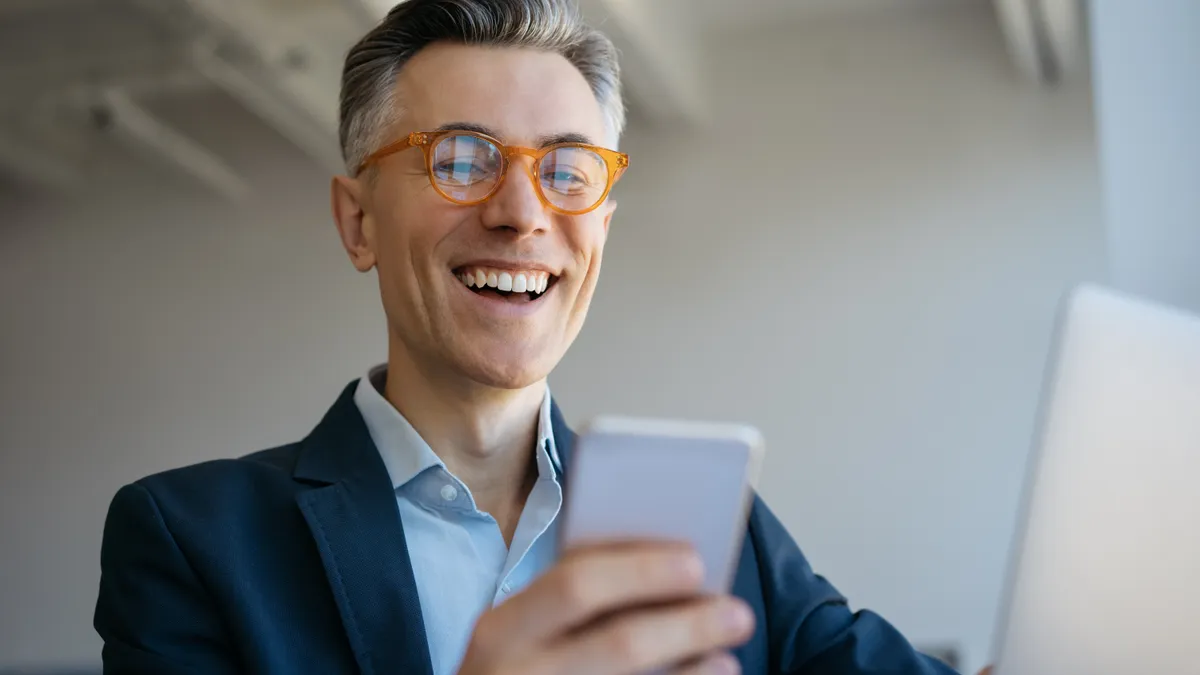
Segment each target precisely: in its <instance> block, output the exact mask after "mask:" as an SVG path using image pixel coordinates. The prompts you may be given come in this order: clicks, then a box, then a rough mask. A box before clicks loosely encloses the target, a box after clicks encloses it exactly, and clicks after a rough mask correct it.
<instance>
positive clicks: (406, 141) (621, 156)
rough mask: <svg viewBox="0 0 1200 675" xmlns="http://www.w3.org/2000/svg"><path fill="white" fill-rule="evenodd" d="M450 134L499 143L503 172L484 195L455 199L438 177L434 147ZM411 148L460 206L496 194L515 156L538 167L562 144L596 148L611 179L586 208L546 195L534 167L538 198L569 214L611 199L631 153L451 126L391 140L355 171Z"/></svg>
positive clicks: (434, 182)
mask: <svg viewBox="0 0 1200 675" xmlns="http://www.w3.org/2000/svg"><path fill="white" fill-rule="evenodd" d="M447 136H472V137H475V138H478V139H481V140H484V141H487V142H488V143H491V144H492V145H493V146H495V147H496V149H497V150H499V151H500V157H501V165H500V176H499V177H498V178H497V179H496V185H495V186H494V187H492V189H491V190H490V191H489V192H488V193H487V194H486V195H484V196H483V197H480V198H479V199H476V200H472V201H463V200H461V199H455V198H453V197H451V196H450V195H448V194H446V193H445V192H444V191H443V190H442V189H441V188H439V187H438V184H437V179H436V178H434V174H433V148H434V147H435V146H436V145H437V144H438V143H439V142H441V141H442V140H443V139H445V138H446V137H447ZM409 148H420V149H421V154H423V155H424V156H425V173H426V175H427V177H428V178H429V184H430V185H431V186H433V189H434V190H435V191H436V192H437V193H438V195H440V196H441V197H442V198H443V199H445V200H446V201H448V202H451V203H453V204H458V205H460V206H477V205H479V204H482V203H484V202H486V201H487V200H489V199H491V198H492V197H494V196H495V195H496V193H497V192H499V191H500V187H501V186H503V185H504V181H505V179H506V178H507V177H508V167H509V165H510V164H512V160H513V158H514V157H517V156H521V155H524V156H526V157H529V158H531V159H532V160H533V163H532V165H531V166H532V167H533V170H536V168H537V167H538V166H540V165H541V163H542V160H543V159H545V158H546V156H547V155H549V154H550V153H551V152H554V151H555V150H559V149H561V148H579V149H581V150H588V151H590V152H594V153H596V154H597V155H598V156H599V157H600V158H601V159H602V160H604V165H605V168H607V169H608V183H607V184H606V185H605V186H604V194H602V195H600V197H599V198H598V199H597V200H596V203H595V204H592V205H591V206H589V207H588V208H586V209H581V210H577V211H569V210H567V209H564V208H562V207H560V206H556V205H555V204H554V203H552V202H551V201H550V200H549V199H548V198H547V197H546V194H545V192H543V190H542V184H541V182H540V181H539V180H538V178H537V176H536V175H535V174H534V173H533V170H531V171H530V177H531V178H532V179H533V185H534V192H535V193H537V196H538V200H540V201H541V202H542V204H543V205H544V206H545V207H546V208H548V209H550V210H552V211H554V212H556V213H561V214H562V215H565V216H581V215H583V214H585V213H591V212H592V211H595V210H596V209H598V208H600V205H601V204H603V203H604V200H605V199H608V195H609V193H610V192H612V188H613V186H614V185H616V183H617V181H618V180H619V179H620V178H621V175H622V174H624V173H625V170H626V169H628V168H629V155H627V154H625V153H623V152H618V151H616V150H611V149H609V148H603V147H600V146H598V145H590V144H588V143H570V142H568V143H553V144H551V145H547V146H545V147H543V148H529V147H524V146H520V145H505V144H504V143H503V142H501V141H500V140H499V139H497V138H493V137H492V136H489V135H487V134H483V133H479V132H477V131H469V130H465V129H462V130H460V129H448V130H445V131H414V132H412V133H410V134H409V135H408V136H406V137H405V138H402V139H400V140H398V141H395V142H393V143H389V144H387V145H385V146H383V147H382V148H380V149H378V150H376V151H375V152H373V153H371V154H370V155H367V157H366V159H364V160H363V161H362V163H361V164H359V165H358V171H357V172H355V175H359V174H361V173H362V172H363V171H365V170H366V169H367V168H368V167H370V166H371V165H372V164H376V163H378V162H379V161H381V160H383V159H385V158H387V157H390V156H391V155H394V154H397V153H399V152H403V151H405V150H408V149H409Z"/></svg>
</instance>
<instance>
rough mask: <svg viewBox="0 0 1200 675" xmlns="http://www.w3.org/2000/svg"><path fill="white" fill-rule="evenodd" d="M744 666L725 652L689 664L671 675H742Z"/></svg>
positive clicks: (673, 671)
mask: <svg viewBox="0 0 1200 675" xmlns="http://www.w3.org/2000/svg"><path fill="white" fill-rule="evenodd" d="M741 672H742V665H741V664H740V663H738V660H737V659H735V658H733V656H731V655H729V654H726V653H724V652H721V653H717V654H709V655H708V656H706V657H704V658H702V659H699V660H696V661H691V662H689V663H687V664H686V665H683V666H680V667H678V668H676V669H675V670H672V671H671V675H740V673H741Z"/></svg>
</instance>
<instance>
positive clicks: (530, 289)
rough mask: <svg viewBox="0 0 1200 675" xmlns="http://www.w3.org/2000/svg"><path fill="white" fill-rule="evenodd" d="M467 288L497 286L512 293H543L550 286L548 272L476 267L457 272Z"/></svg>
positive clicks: (497, 288)
mask: <svg viewBox="0 0 1200 675" xmlns="http://www.w3.org/2000/svg"><path fill="white" fill-rule="evenodd" d="M455 276H456V277H458V280H459V281H461V282H463V285H465V286H466V287H467V288H495V289H496V290H499V291H506V292H512V293H534V294H538V295H540V294H542V293H545V292H546V289H547V288H549V287H550V275H549V274H547V273H546V272H505V271H500V270H489V269H486V268H481V267H476V268H471V269H467V270H464V271H463V272H461V273H459V274H456V275H455Z"/></svg>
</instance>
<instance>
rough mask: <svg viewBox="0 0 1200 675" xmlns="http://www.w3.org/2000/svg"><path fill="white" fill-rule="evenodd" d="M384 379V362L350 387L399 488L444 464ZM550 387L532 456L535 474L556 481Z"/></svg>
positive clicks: (560, 465)
mask: <svg viewBox="0 0 1200 675" xmlns="http://www.w3.org/2000/svg"><path fill="white" fill-rule="evenodd" d="M386 379H387V365H386V364H384V365H379V366H376V367H374V368H372V369H371V370H369V371H367V374H366V375H364V376H363V377H362V379H360V380H359V381H358V386H357V387H356V388H355V390H354V403H355V405H357V406H358V411H359V413H361V414H362V417H363V421H364V422H365V423H366V425H367V430H368V431H369V432H370V434H371V440H372V441H374V442H375V447H376V448H377V449H378V450H379V454H380V456H381V457H382V458H383V464H384V466H385V467H387V472H388V475H389V476H390V477H391V479H392V487H393V488H400V487H402V486H404V485H405V484H406V483H408V482H409V481H411V480H412V479H414V478H416V477H417V475H418V474H420V473H421V472H423V471H425V470H426V469H428V468H430V467H440V468H443V469H444V468H445V466H446V465H445V464H444V463H443V462H442V460H441V458H440V457H438V456H437V453H435V452H434V451H433V448H431V447H429V444H428V443H426V442H425V439H423V438H421V435H420V434H419V433H417V430H416V429H414V428H413V426H412V425H411V424H409V422H408V420H407V419H405V418H404V415H401V414H400V412H399V411H398V410H396V408H395V406H393V405H392V404H391V403H390V402H389V401H388V400H387V399H386V398H384V397H383V394H382V393H381V392H382V391H383V385H384V382H385V381H386ZM550 402H551V397H550V388H549V387H547V388H546V394H545V396H544V397H543V398H542V405H541V408H540V410H539V412H538V429H537V434H538V440H537V449H536V453H537V454H536V459H537V468H538V476H539V478H549V479H551V480H554V481H555V482H557V480H558V472H559V470H560V468H561V467H562V464H561V461H560V460H559V457H558V448H557V446H555V444H554V431H553V426H552V424H551V421H550V408H551V403H550Z"/></svg>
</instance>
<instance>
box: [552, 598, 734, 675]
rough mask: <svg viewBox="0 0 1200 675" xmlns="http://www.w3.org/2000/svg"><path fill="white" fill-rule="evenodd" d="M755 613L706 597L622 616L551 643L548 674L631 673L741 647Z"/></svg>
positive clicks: (731, 602)
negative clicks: (549, 671) (549, 672)
mask: <svg viewBox="0 0 1200 675" xmlns="http://www.w3.org/2000/svg"><path fill="white" fill-rule="evenodd" d="M753 631H754V615H753V614H752V613H751V612H750V609H749V608H748V607H747V606H746V605H745V603H743V602H742V601H740V600H737V599H736V598H731V597H709V598H701V599H697V600H688V601H684V602H681V603H676V604H673V605H667V606H660V607H656V608H649V609H640V610H633V611H627V612H623V613H621V614H617V615H614V616H611V617H609V618H606V619H604V620H603V621H600V622H598V623H597V624H596V625H594V626H591V627H588V628H586V629H584V630H582V631H580V632H579V633H577V634H575V635H571V636H567V637H566V638H564V639H563V640H561V641H560V642H559V643H558V644H555V645H552V646H551V647H550V648H549V650H548V652H547V658H548V660H549V662H550V664H551V665H552V667H551V668H549V669H548V670H551V671H553V672H562V673H571V674H572V675H635V674H637V673H645V672H647V671H653V670H658V669H661V668H666V667H670V666H674V665H675V664H679V663H686V662H688V661H690V660H692V659H697V658H704V657H705V656H707V655H709V654H711V653H713V652H720V651H724V650H727V649H730V648H732V647H736V646H738V645H740V644H742V643H744V642H745V641H746V640H747V639H749V638H750V636H751V634H752V633H753Z"/></svg>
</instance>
